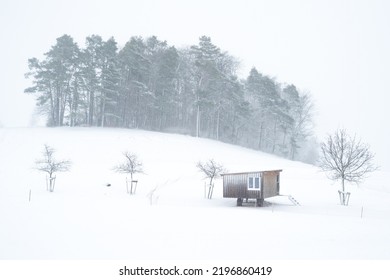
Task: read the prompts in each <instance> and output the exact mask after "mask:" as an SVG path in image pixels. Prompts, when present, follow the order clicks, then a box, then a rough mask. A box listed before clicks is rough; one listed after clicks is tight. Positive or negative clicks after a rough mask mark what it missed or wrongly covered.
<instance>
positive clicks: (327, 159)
mask: <svg viewBox="0 0 390 280" xmlns="http://www.w3.org/2000/svg"><path fill="white" fill-rule="evenodd" d="M373 159H374V154H373V153H371V152H370V149H369V146H368V145H367V144H364V143H362V142H361V141H360V139H357V138H356V136H353V137H350V136H349V135H348V134H347V132H346V131H345V129H339V130H337V131H336V132H335V133H334V135H329V136H328V138H327V140H326V142H323V143H321V155H320V159H319V166H320V167H321V169H322V170H323V171H325V172H327V174H328V177H329V178H330V179H331V180H334V181H337V180H341V191H340V192H339V193H340V201H341V204H343V205H347V204H348V196H347V195H346V192H345V182H346V181H347V182H354V183H359V182H361V181H362V180H363V179H364V178H365V176H366V174H367V173H370V172H373V171H375V170H377V169H378V167H377V166H376V165H374V163H373Z"/></svg>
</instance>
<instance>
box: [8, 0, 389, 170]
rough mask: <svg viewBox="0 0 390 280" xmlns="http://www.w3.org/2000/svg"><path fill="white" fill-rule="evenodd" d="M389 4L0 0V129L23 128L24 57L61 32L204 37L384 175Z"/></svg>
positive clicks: (28, 106)
mask: <svg viewBox="0 0 390 280" xmlns="http://www.w3.org/2000/svg"><path fill="white" fill-rule="evenodd" d="M389 15H390V1H385V0H383V1H379V0H374V1H373V0H366V1H362V0H361V1H347V0H326V1H325V0H323V1H308V0H307V1H293V0H272V1H271V0H268V1H262V0H253V1H251V0H237V1H233V0H231V1H229V0H224V1H223V0H221V1H217V0H214V1H211V0H194V1H192V0H191V1H184V0H181V1H180V0H161V1H157V0H155V1H152V0H147V1H146V0H142V1H141V0H139V1H125V0H123V1H120V0H110V1H103V0H87V1H82V0H66V1H54V0H51V1H50V0H35V1H28V0H25V1H23V0H0V36H1V40H2V42H1V45H0V125H1V124H2V125H3V126H27V125H30V124H31V123H32V122H33V121H32V117H31V115H32V112H33V110H34V104H35V102H34V98H32V97H30V96H27V95H26V94H24V93H23V90H24V89H25V88H26V87H28V86H29V85H30V82H29V81H28V80H26V79H24V73H25V72H26V71H27V59H28V58H31V57H38V58H39V57H42V55H43V53H45V52H46V51H48V50H49V49H50V47H51V46H52V45H54V44H55V40H56V38H58V37H60V36H62V35H63V34H69V35H71V36H72V37H73V38H74V39H75V40H76V41H77V42H78V43H79V45H80V46H83V43H84V39H85V37H86V36H88V35H91V34H98V35H101V36H103V38H104V39H107V38H109V37H110V36H114V38H115V39H116V40H117V41H118V43H119V45H120V46H123V45H124V44H125V43H126V41H127V40H128V39H129V38H130V37H131V36H134V35H141V36H144V37H147V36H151V35H156V36H157V37H158V38H159V39H161V40H167V42H168V43H169V44H170V45H175V46H176V47H181V46H184V45H192V44H196V43H197V41H198V38H199V37H200V36H202V35H207V36H210V37H211V39H212V41H213V42H214V44H216V45H217V46H218V47H220V48H221V49H222V50H225V51H228V52H229V53H231V54H232V55H234V56H236V57H238V58H239V59H240V60H241V61H242V64H243V67H242V76H246V75H247V73H248V72H249V70H250V68H251V67H252V66H255V67H256V68H257V69H258V70H259V71H261V72H262V73H265V74H268V75H270V76H273V77H275V78H276V79H277V80H278V81H280V82H286V83H294V84H295V85H296V86H297V87H298V88H300V89H301V90H304V91H308V92H310V93H311V95H312V97H313V99H314V100H315V105H316V124H317V134H318V136H319V138H320V140H321V139H322V137H323V136H324V135H325V134H326V133H330V132H332V131H334V130H335V129H336V128H339V127H345V128H347V129H348V130H349V131H350V132H351V133H357V134H358V136H360V137H362V139H363V140H364V141H365V142H368V143H370V144H371V147H372V150H373V151H374V152H375V153H376V154H377V159H378V162H379V164H380V165H382V168H384V169H387V168H389V169H390V163H389V162H390V160H388V159H387V157H388V156H390V153H389V149H388V147H387V145H388V142H389V141H388V139H389V125H388V124H387V121H388V120H390V110H389V109H387V108H388V107H389V103H390V102H389V101H390V97H389V95H390V92H389V90H388V88H389V86H388V76H389V74H390V71H389V65H390V31H389V28H390V16H389Z"/></svg>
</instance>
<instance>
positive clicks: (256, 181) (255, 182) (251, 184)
mask: <svg viewBox="0 0 390 280" xmlns="http://www.w3.org/2000/svg"><path fill="white" fill-rule="evenodd" d="M260 182H261V181H260V177H254V176H250V177H248V190H254V191H259V190H260Z"/></svg>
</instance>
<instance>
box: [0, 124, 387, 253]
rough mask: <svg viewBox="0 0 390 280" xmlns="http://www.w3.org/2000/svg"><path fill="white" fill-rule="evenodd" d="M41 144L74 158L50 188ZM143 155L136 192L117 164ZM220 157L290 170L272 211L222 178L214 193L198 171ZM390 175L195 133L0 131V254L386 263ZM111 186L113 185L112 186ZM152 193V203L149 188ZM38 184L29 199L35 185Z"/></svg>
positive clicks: (232, 166) (236, 166) (238, 167)
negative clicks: (344, 170)
mask: <svg viewBox="0 0 390 280" xmlns="http://www.w3.org/2000/svg"><path fill="white" fill-rule="evenodd" d="M44 144H48V145H50V146H52V147H54V148H55V149H56V150H57V152H56V156H57V158H59V159H70V160H71V161H72V162H73V166H72V169H71V172H67V173H58V174H57V183H56V189H55V192H53V193H49V192H47V191H46V186H45V175H44V174H43V173H42V172H39V171H37V170H35V169H34V162H35V160H37V159H39V158H40V157H41V151H42V148H43V145H44ZM126 150H128V151H131V152H134V153H136V154H137V155H138V156H139V158H140V159H141V160H142V162H143V164H144V171H145V174H139V175H136V178H137V179H138V181H139V186H138V188H137V193H136V194H135V195H132V196H131V195H128V194H126V186H125V177H126V176H125V175H123V174H118V173H115V172H113V171H112V168H113V167H114V166H115V165H117V164H118V163H119V162H121V161H122V157H123V156H122V154H121V153H122V152H123V151H126ZM211 158H213V159H215V160H216V161H217V162H220V163H222V164H223V165H224V166H225V167H226V168H227V169H228V170H229V171H231V172H241V171H243V172H244V171H256V170H269V169H283V172H282V173H281V192H282V193H283V194H290V195H292V196H293V197H294V198H295V199H297V200H298V201H299V202H300V204H301V206H294V205H292V203H291V202H290V201H289V200H288V199H287V198H286V197H275V198H270V199H267V202H268V203H267V206H266V207H262V208H258V207H254V204H247V205H246V206H244V207H236V206H235V203H236V202H235V199H225V198H222V182H221V180H218V181H217V182H216V191H215V193H214V198H213V199H212V200H207V199H205V198H204V180H203V179H202V174H200V173H199V172H198V170H197V168H196V166H195V165H196V163H197V162H198V161H199V160H201V161H205V160H208V159H211ZM389 179H390V175H389V174H388V173H386V172H376V173H375V174H374V175H373V176H372V178H370V179H368V180H367V181H366V182H365V184H364V185H361V186H359V187H357V186H349V189H348V190H349V191H351V193H352V195H351V199H350V205H349V206H348V207H345V206H341V205H339V203H338V194H337V190H338V184H335V183H333V182H331V181H329V180H328V179H327V178H326V177H325V176H324V174H323V173H321V172H320V171H319V170H318V168H316V167H314V166H311V165H306V164H303V163H299V162H292V161H288V160H285V159H281V158H278V157H276V156H272V155H268V154H265V153H261V152H257V151H253V150H249V149H245V148H241V147H236V146H233V145H228V144H223V143H220V142H216V141H212V140H207V139H197V138H193V137H190V136H183V135H174V134H163V133H156V132H147V131H140V130H126V129H98V128H18V129H17V128H15V129H12V128H1V129H0V259H389V258H390V239H389V236H390V188H389V187H388V184H387V182H388V181H389ZM107 184H111V186H110V187H107V186H106V185H107ZM153 189H155V192H154V195H153V199H152V200H151V199H150V195H149V194H150V192H151V191H152V190H153ZM30 190H31V201H30V202H29V192H30Z"/></svg>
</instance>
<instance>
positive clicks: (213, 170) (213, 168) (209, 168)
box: [196, 159, 225, 199]
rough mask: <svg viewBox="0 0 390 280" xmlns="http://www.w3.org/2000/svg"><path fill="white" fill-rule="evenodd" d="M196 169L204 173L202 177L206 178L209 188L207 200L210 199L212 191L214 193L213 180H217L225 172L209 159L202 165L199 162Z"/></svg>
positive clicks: (219, 165)
mask: <svg viewBox="0 0 390 280" xmlns="http://www.w3.org/2000/svg"><path fill="white" fill-rule="evenodd" d="M196 167H197V168H198V169H199V170H200V171H201V172H202V173H204V175H205V176H206V177H205V178H206V179H209V188H208V194H207V198H208V199H211V198H212V197H213V191H214V182H213V181H214V179H215V178H218V177H219V176H220V175H221V173H222V172H225V168H224V167H223V166H222V165H221V164H219V163H217V162H215V161H214V160H213V159H210V160H208V161H206V162H204V163H202V162H200V161H199V162H198V163H197V164H196Z"/></svg>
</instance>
